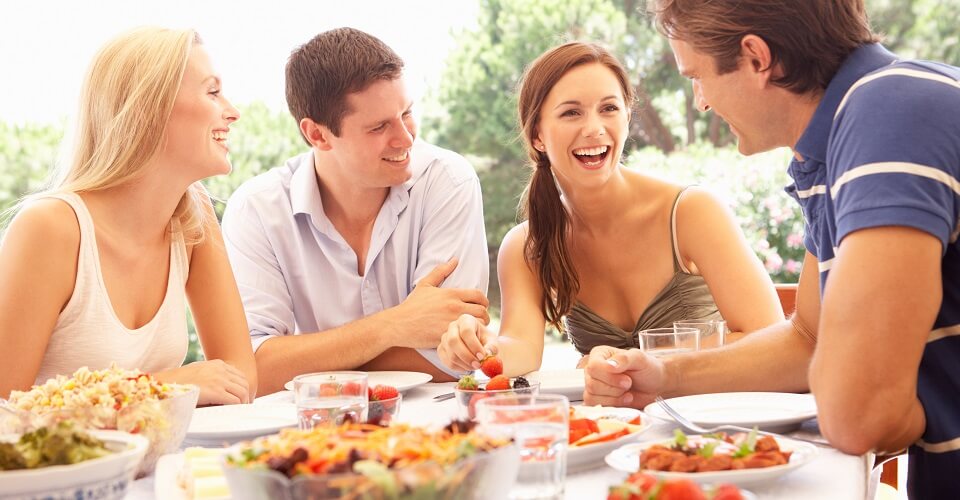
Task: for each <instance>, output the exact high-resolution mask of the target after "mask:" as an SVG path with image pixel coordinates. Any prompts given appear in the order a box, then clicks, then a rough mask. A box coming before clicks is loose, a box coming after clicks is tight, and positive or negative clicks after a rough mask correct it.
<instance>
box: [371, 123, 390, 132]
mask: <svg viewBox="0 0 960 500" xmlns="http://www.w3.org/2000/svg"><path fill="white" fill-rule="evenodd" d="M385 128H387V124H386V123H384V124H381V125H379V126H377V127H374V128H372V129H370V131H371V132H381V131H383V129H385Z"/></svg>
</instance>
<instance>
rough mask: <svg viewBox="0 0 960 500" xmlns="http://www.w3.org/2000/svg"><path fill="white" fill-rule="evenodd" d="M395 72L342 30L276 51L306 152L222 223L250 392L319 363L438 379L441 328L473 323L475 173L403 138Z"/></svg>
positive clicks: (407, 122)
mask: <svg viewBox="0 0 960 500" xmlns="http://www.w3.org/2000/svg"><path fill="white" fill-rule="evenodd" d="M402 68H403V61H402V60H401V59H400V58H399V57H398V56H397V55H396V54H395V53H394V52H393V51H392V50H391V49H390V48H389V47H387V46H386V45H385V44H384V43H383V42H381V41H380V40H378V39H376V38H374V37H372V36H370V35H368V34H366V33H363V32H361V31H358V30H354V29H350V28H340V29H336V30H331V31H327V32H324V33H321V34H319V35H317V36H316V37H315V38H314V39H312V40H311V41H309V42H307V43H306V44H304V45H303V46H301V47H299V48H298V49H297V50H295V51H294V52H293V53H292V54H291V56H290V59H289V61H288V63H287V70H286V74H287V82H286V86H287V103H288V106H289V108H290V112H291V113H292V114H293V116H294V118H295V119H296V120H297V122H298V124H299V126H300V132H301V134H302V135H303V137H304V139H305V140H306V142H307V143H308V144H309V146H310V151H309V152H306V153H303V154H301V155H299V156H296V157H294V158H292V159H290V160H289V161H288V162H287V163H286V164H285V165H284V166H281V167H277V168H274V169H272V170H270V171H268V172H266V173H264V174H261V175H259V176H257V177H255V178H254V179H251V180H250V181H248V182H246V183H244V184H243V185H242V186H240V188H239V189H238V190H237V191H236V193H234V194H233V196H231V198H230V201H229V203H228V205H227V209H226V212H225V213H224V217H223V233H224V239H225V241H226V246H227V251H228V253H229V256H230V260H231V263H232V265H233V270H234V273H235V274H236V278H237V283H238V285H239V288H240V294H241V296H242V298H243V304H244V308H245V310H246V314H247V322H248V324H249V327H250V336H251V340H252V342H253V348H254V350H255V351H256V359H257V368H258V371H259V373H260V389H261V393H270V392H274V391H277V390H279V389H280V388H281V387H282V385H283V384H284V383H285V382H286V381H288V380H290V379H292V378H293V377H294V376H296V375H298V374H301V373H307V372H314V371H326V370H345V369H362V370H411V371H421V372H425V373H430V374H431V375H433V376H434V380H440V381H443V380H452V378H453V377H454V376H455V375H456V374H455V373H453V372H450V371H448V370H446V369H445V368H443V365H442V363H440V361H439V359H438V358H437V355H436V351H435V348H436V346H437V344H438V343H439V339H440V337H441V336H442V334H443V332H444V331H445V330H446V329H447V326H448V324H449V323H450V322H451V321H453V320H455V319H456V318H457V317H459V316H460V315H462V314H469V315H472V316H474V317H477V318H479V319H481V320H482V321H488V320H489V317H488V316H487V299H486V296H485V292H486V289H487V283H488V279H489V261H488V254H487V242H486V233H485V230H484V226H483V204H482V202H481V198H480V184H479V180H478V179H477V175H476V173H475V172H474V170H473V168H472V167H471V166H470V164H469V163H467V161H466V160H465V159H464V158H463V157H461V156H460V155H457V154H456V153H453V152H450V151H447V150H444V149H441V148H438V147H436V146H432V145H430V144H427V143H425V142H423V141H421V140H418V139H416V134H417V130H416V123H415V122H414V119H413V116H412V112H411V107H412V104H413V103H412V101H411V99H410V97H409V96H408V94H407V92H406V89H405V87H404V82H403V79H402ZM441 285H442V286H443V287H442V288H441V287H440V286H441ZM318 332H319V333H318ZM313 333H317V334H316V335H312V334H313ZM302 334H311V335H302Z"/></svg>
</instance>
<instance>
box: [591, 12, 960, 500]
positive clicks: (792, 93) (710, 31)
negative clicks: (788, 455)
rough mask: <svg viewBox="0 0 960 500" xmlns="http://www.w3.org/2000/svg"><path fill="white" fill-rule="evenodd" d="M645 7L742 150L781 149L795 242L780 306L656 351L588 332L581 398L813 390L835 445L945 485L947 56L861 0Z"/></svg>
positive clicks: (948, 437)
mask: <svg viewBox="0 0 960 500" xmlns="http://www.w3.org/2000/svg"><path fill="white" fill-rule="evenodd" d="M651 11H652V12H653V14H654V16H655V19H656V22H657V25H658V28H659V29H660V30H661V32H663V33H664V34H665V35H666V36H667V37H668V38H669V39H670V45H671V46H672V48H673V50H674V55H675V57H676V60H677V65H678V69H679V70H680V72H681V74H682V75H684V76H686V77H687V78H689V79H691V80H692V82H693V89H694V95H695V97H696V102H697V105H698V107H699V108H700V109H701V110H702V111H706V110H709V109H713V110H714V112H716V113H718V114H719V115H720V116H721V117H722V118H723V119H724V120H725V121H726V122H727V123H728V124H729V125H730V129H731V131H732V132H733V133H734V134H735V135H736V136H737V139H738V147H739V150H740V152H741V153H743V154H748V155H749V154H753V153H757V152H761V151H767V150H770V149H773V148H777V147H784V146H786V147H790V148H792V150H793V152H794V160H793V161H792V162H791V164H790V166H789V173H790V175H791V177H793V179H794V181H795V183H794V184H793V185H791V186H789V187H788V188H787V191H788V193H790V194H791V196H793V197H794V198H796V199H797V200H798V201H799V203H800V205H801V207H802V209H803V213H804V216H805V219H806V237H805V245H806V248H807V256H806V259H805V261H804V266H803V274H802V276H801V278H800V284H799V289H798V301H797V313H796V314H795V315H794V316H793V317H792V318H791V319H790V320H789V321H787V322H785V323H783V324H781V325H776V326H773V327H770V328H768V329H766V330H764V331H761V332H757V333H755V334H751V335H748V336H747V337H746V338H745V339H744V340H743V341H741V342H738V343H736V344H733V345H731V346H728V347H725V348H723V349H719V350H714V351H704V352H700V353H695V354H689V355H679V356H676V357H673V358H668V359H666V360H663V361H660V360H656V359H653V358H649V357H646V356H644V355H643V354H642V353H639V352H624V351H618V350H614V349H610V348H598V350H596V351H594V352H592V353H591V361H590V363H589V364H588V367H587V390H586V393H585V400H586V401H587V402H588V403H589V404H596V403H605V404H614V405H617V404H621V405H622V404H631V405H634V406H639V405H643V404H646V403H647V402H649V401H650V400H651V399H652V398H653V396H655V395H656V394H658V393H661V394H665V395H682V394H695V393H705V392H721V391H733V390H780V391H784V390H788V391H803V390H806V389H808V388H809V389H810V390H812V392H813V393H814V395H815V397H816V400H817V406H818V409H819V411H818V416H819V422H820V428H821V431H822V432H823V434H824V435H825V436H826V437H827V438H828V439H829V440H830V442H831V443H832V444H833V445H834V446H836V447H837V448H839V449H840V450H842V451H844V452H847V453H851V454H862V453H865V452H867V451H870V450H875V451H878V452H895V451H897V450H901V449H903V448H906V447H909V451H910V458H909V464H910V472H909V478H908V489H909V491H910V494H911V496H913V497H914V498H924V499H927V498H955V497H956V495H957V491H960V476H958V474H957V473H958V472H960V246H958V245H960V244H958V243H957V235H958V232H960V231H958V213H960V204H958V198H957V196H958V193H960V180H958V179H960V70H958V69H957V68H954V67H950V66H946V65H942V64H937V63H930V62H919V61H905V60H900V59H898V58H897V56H895V55H894V54H891V53H890V52H888V51H887V50H886V49H884V48H883V47H882V46H881V45H879V44H877V43H876V38H875V37H874V35H873V34H872V33H871V31H870V27H869V23H868V21H867V17H866V13H865V9H864V5H863V0H804V1H779V2H770V1H769V0H699V1H698V0H686V1H680V0H655V1H653V2H652V6H651ZM816 277H818V278H819V279H817V278H816ZM609 360H613V363H609V362H607V361H609ZM611 365H613V366H611ZM681 374H682V375H681ZM627 379H629V382H630V383H629V384H628V383H627ZM621 384H622V385H628V386H629V389H627V390H623V389H618V387H622V385H621Z"/></svg>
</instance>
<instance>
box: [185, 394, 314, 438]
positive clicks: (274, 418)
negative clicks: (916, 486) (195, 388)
mask: <svg viewBox="0 0 960 500" xmlns="http://www.w3.org/2000/svg"><path fill="white" fill-rule="evenodd" d="M296 425H297V407H296V406H295V405H292V404H243V405H224V406H208V407H206V408H197V409H196V410H194V412H193V418H192V419H191V420H190V427H189V428H188V429H187V438H186V439H185V440H184V445H185V446H188V445H189V446H222V445H223V444H225V443H236V442H238V441H244V440H247V439H253V438H255V437H258V436H265V435H267V434H273V433H275V432H277V431H279V430H280V429H283V428H284V427H295V426H296Z"/></svg>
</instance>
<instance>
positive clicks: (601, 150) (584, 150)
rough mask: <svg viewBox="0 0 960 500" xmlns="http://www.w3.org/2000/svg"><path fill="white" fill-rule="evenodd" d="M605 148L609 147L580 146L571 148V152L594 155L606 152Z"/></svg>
mask: <svg viewBox="0 0 960 500" xmlns="http://www.w3.org/2000/svg"><path fill="white" fill-rule="evenodd" d="M607 149H610V148H609V147H608V146H595V147H592V148H580V149H574V150H573V154H575V155H578V156H580V155H587V156H595V155H600V154H603V153H606V152H607Z"/></svg>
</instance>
